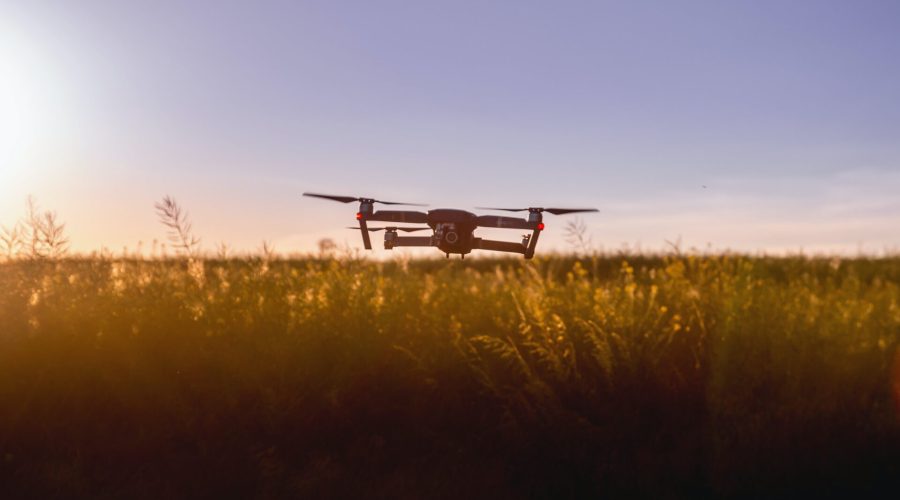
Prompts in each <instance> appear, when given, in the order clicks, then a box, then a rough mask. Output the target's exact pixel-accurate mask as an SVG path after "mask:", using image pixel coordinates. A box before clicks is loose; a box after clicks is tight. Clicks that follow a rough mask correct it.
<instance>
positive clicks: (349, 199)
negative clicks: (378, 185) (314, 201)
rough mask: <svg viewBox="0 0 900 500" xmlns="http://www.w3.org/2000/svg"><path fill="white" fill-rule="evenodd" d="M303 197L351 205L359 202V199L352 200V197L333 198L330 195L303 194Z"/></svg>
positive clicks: (333, 196)
mask: <svg viewBox="0 0 900 500" xmlns="http://www.w3.org/2000/svg"><path fill="white" fill-rule="evenodd" d="M303 196H312V197H314V198H324V199H326V200H334V201H339V202H341V203H351V202H354V201H359V198H354V197H353V196H335V195H331V194H318V193H303Z"/></svg>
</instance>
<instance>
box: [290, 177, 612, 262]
mask: <svg viewBox="0 0 900 500" xmlns="http://www.w3.org/2000/svg"><path fill="white" fill-rule="evenodd" d="M303 195H304V196H312V197H315V198H324V199H329V200H334V201H339V202H341V203H351V202H354V201H356V202H359V211H358V212H357V213H356V220H357V221H358V223H359V227H352V228H349V229H354V230H356V229H358V230H359V231H360V233H361V234H362V239H363V245H364V246H365V248H366V250H371V249H372V242H371V239H370V237H369V233H370V232H376V231H384V232H385V233H384V248H385V249H386V250H391V249H393V248H395V247H436V248H438V249H439V250H440V251H442V252H444V253H445V254H446V255H447V257H450V254H459V255H460V256H461V257H462V258H465V256H466V255H467V254H469V253H471V252H472V250H492V251H497V252H509V253H518V254H522V255H523V256H524V257H525V258H526V259H530V258H532V257H533V256H534V251H535V248H536V246H537V241H538V237H539V236H540V233H541V231H543V230H544V222H543V213H544V212H548V213H552V214H556V215H562V214H568V213H576V212H596V211H597V209H595V208H542V207H532V208H489V209H486V210H504V211H509V212H524V211H527V212H528V218H518V217H506V216H500V215H478V214H475V213H472V212H469V211H466V210H458V209H451V208H440V209H434V210H429V211H427V212H422V211H417V210H375V204H376V203H380V204H384V205H419V204H416V203H401V202H389V201H380V200H376V199H373V198H364V197H353V196H337V195H327V194H316V193H303ZM419 206H421V205H419ZM369 222H389V223H404V224H425V226H412V227H410V226H387V227H369V225H368V223H369ZM479 227H491V228H504V229H519V230H525V231H529V233H526V234H524V235H523V236H522V240H521V241H520V242H514V241H500V240H489V239H485V238H479V237H477V236H476V235H475V230H476V229H478V228H479ZM427 230H431V232H432V234H431V235H429V236H401V235H400V232H405V233H411V232H418V231H427Z"/></svg>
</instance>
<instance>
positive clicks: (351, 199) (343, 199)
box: [303, 193, 426, 207]
mask: <svg viewBox="0 0 900 500" xmlns="http://www.w3.org/2000/svg"><path fill="white" fill-rule="evenodd" d="M303 196H312V197H314V198H324V199H326V200H334V201H339V202H341V203H352V202H354V201H359V202H369V203H381V204H382V205H412V206H417V207H424V206H426V205H423V204H421V203H403V202H399V201H381V200H374V199H372V198H363V197H354V196H336V195H332V194H318V193H303Z"/></svg>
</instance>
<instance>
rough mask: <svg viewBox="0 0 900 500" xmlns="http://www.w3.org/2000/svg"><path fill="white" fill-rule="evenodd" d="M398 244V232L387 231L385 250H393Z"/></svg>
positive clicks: (385, 234)
mask: <svg viewBox="0 0 900 500" xmlns="http://www.w3.org/2000/svg"><path fill="white" fill-rule="evenodd" d="M396 243H397V231H386V232H385V233H384V249H385V250H391V249H393V248H394V245H396Z"/></svg>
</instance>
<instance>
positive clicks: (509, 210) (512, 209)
mask: <svg viewBox="0 0 900 500" xmlns="http://www.w3.org/2000/svg"><path fill="white" fill-rule="evenodd" d="M475 208H477V209H479V210H503V211H504V212H524V211H526V210H528V209H527V208H492V207H475Z"/></svg>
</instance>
